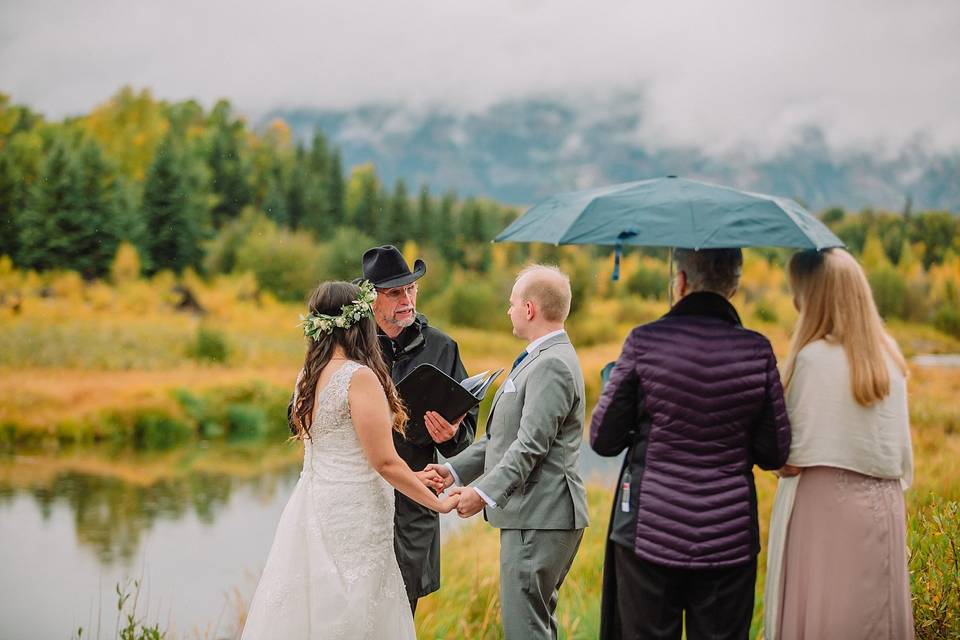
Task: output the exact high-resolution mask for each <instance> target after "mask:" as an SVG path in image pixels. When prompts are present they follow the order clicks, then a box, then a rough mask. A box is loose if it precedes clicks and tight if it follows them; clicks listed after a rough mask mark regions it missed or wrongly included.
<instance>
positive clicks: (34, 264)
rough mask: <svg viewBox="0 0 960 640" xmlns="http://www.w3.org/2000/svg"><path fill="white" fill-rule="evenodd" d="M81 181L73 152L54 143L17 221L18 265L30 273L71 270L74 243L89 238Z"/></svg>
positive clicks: (61, 143) (58, 142)
mask: <svg viewBox="0 0 960 640" xmlns="http://www.w3.org/2000/svg"><path fill="white" fill-rule="evenodd" d="M84 204H85V203H84V194H83V179H82V176H81V173H80V168H79V165H78V163H77V161H76V158H75V157H74V154H73V150H72V149H70V148H69V147H68V146H67V145H66V144H65V143H63V142H62V141H57V142H55V143H54V145H53V147H52V148H51V149H50V152H49V154H48V155H47V157H46V159H45V160H44V162H43V165H42V166H41V169H40V175H39V179H38V180H37V182H36V183H35V184H34V185H32V188H31V189H30V192H29V194H28V197H27V202H26V206H25V207H24V210H23V214H22V215H21V216H20V217H19V220H18V231H19V233H18V240H19V248H18V254H17V260H16V261H17V264H19V265H20V266H22V267H29V268H31V269H37V270H46V269H67V268H70V267H72V266H73V258H75V257H76V255H75V254H74V246H75V244H74V243H75V242H76V241H77V240H78V239H80V238H82V237H84V236H86V235H88V234H89V230H88V229H87V228H85V224H84V222H85V221H84V219H83V218H84V209H85V206H84Z"/></svg>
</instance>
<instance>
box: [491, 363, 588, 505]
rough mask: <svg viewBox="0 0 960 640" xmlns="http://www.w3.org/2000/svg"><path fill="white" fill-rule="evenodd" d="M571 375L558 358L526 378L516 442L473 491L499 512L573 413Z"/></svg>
mask: <svg viewBox="0 0 960 640" xmlns="http://www.w3.org/2000/svg"><path fill="white" fill-rule="evenodd" d="M575 388H576V386H575V383H574V377H573V373H572V372H571V371H570V370H569V368H568V367H567V365H566V363H564V362H563V360H561V359H559V358H544V361H543V364H541V365H539V366H537V368H536V370H535V371H532V372H531V373H530V375H529V377H528V378H527V381H526V385H525V389H524V394H523V408H522V409H521V410H520V427H519V429H518V431H517V439H516V440H514V441H513V442H512V443H510V446H509V447H507V450H506V452H504V454H503V457H502V458H500V461H499V462H497V464H496V466H494V467H493V468H492V469H490V471H488V472H487V473H486V475H484V476H483V478H481V479H480V481H479V482H478V483H477V487H478V488H479V489H480V490H481V491H483V493H485V494H486V495H487V496H489V497H490V499H491V500H493V501H494V502H495V503H496V504H497V507H498V508H500V509H503V508H504V507H505V506H506V504H507V502H508V501H509V500H510V496H512V495H513V493H514V491H516V490H517V488H518V487H520V486H523V485H524V484H526V482H527V478H528V477H529V476H530V473H531V472H532V471H533V469H534V467H536V466H537V464H538V463H539V462H540V461H541V460H542V459H543V457H544V456H546V455H547V452H548V451H550V446H551V445H552V444H553V442H554V440H556V438H557V432H558V431H559V429H560V425H561V424H563V422H564V420H566V418H567V416H569V415H570V412H571V411H572V410H573V406H574V404H575V402H576V391H575Z"/></svg>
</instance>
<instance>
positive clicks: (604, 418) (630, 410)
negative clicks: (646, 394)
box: [590, 334, 640, 456]
mask: <svg viewBox="0 0 960 640" xmlns="http://www.w3.org/2000/svg"><path fill="white" fill-rule="evenodd" d="M632 337H633V334H631V335H630V337H628V338H627V341H626V342H624V344H623V351H621V353H620V357H619V358H618V359H617V362H616V364H614V366H613V371H611V372H610V378H609V379H608V380H607V384H605V385H604V386H603V391H602V392H601V393H600V400H599V401H598V402H597V406H596V407H594V409H593V415H592V416H591V418H590V446H591V447H592V448H593V450H594V451H596V452H597V453H598V454H600V455H602V456H615V455H617V454H619V453H620V452H621V451H623V450H624V449H626V448H627V447H629V446H630V444H631V442H632V441H633V431H634V430H635V429H636V426H637V422H638V421H639V419H640V416H639V410H638V405H639V396H640V380H639V377H638V375H637V370H636V357H635V356H634V353H633V347H632V340H631V338H632Z"/></svg>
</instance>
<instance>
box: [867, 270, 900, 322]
mask: <svg viewBox="0 0 960 640" xmlns="http://www.w3.org/2000/svg"><path fill="white" fill-rule="evenodd" d="M868 279H869V280H870V288H871V289H873V298H874V300H876V302H877V311H879V312H880V315H881V316H883V317H884V318H888V319H889V318H903V315H904V313H903V312H904V301H905V300H906V297H907V283H906V282H905V281H904V279H903V276H902V275H900V274H899V273H898V272H897V270H896V269H894V268H893V267H890V266H888V265H884V266H881V267H879V268H877V269H875V270H874V271H872V272H870V273H869V275H868Z"/></svg>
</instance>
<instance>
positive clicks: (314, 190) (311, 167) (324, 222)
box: [302, 130, 334, 238]
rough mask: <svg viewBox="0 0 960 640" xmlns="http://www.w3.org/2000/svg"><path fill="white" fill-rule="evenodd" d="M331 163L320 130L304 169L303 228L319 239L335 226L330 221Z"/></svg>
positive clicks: (316, 134)
mask: <svg viewBox="0 0 960 640" xmlns="http://www.w3.org/2000/svg"><path fill="white" fill-rule="evenodd" d="M330 161H331V159H330V155H329V153H328V151H327V141H326V138H324V137H323V133H321V132H320V131H319V130H318V131H317V132H316V133H314V135H313V143H312V144H311V146H310V152H309V154H308V155H307V157H306V163H305V168H304V182H303V188H304V216H303V219H302V226H303V227H304V228H306V229H309V230H311V231H312V232H313V233H314V234H315V235H316V236H317V237H318V238H325V237H327V236H328V235H329V234H330V233H331V232H332V231H333V226H334V225H333V223H332V221H331V219H330V210H329V209H330V205H329V194H328V191H329V189H328V185H329V181H330Z"/></svg>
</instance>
